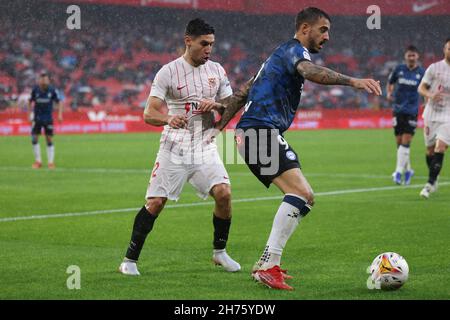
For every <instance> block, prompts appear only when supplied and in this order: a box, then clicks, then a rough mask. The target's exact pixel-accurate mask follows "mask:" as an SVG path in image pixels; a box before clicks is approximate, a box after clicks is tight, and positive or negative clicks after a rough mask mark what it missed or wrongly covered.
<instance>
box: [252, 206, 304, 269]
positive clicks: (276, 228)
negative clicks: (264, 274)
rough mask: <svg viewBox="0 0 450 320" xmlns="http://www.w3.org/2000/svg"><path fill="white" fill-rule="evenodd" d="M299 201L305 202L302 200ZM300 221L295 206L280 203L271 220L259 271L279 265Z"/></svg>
mask: <svg viewBox="0 0 450 320" xmlns="http://www.w3.org/2000/svg"><path fill="white" fill-rule="evenodd" d="M301 201H303V203H305V202H306V201H304V200H303V199H301ZM300 219H301V215H300V210H299V209H298V208H297V207H296V206H293V205H291V204H289V203H287V202H285V201H283V202H282V203H281V205H280V207H279V208H278V211H277V214H276V215H275V218H274V220H273V224H272V231H271V232H270V236H269V240H268V241H267V245H266V248H265V250H264V252H263V254H262V256H261V258H260V259H259V262H258V265H259V268H260V269H270V268H272V267H273V266H276V265H278V266H279V265H280V263H281V255H282V253H283V249H284V246H285V245H286V242H287V241H288V239H289V238H290V236H291V235H292V233H294V231H295V229H296V228H297V226H298V224H299V222H300Z"/></svg>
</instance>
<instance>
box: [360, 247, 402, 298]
mask: <svg viewBox="0 0 450 320" xmlns="http://www.w3.org/2000/svg"><path fill="white" fill-rule="evenodd" d="M367 272H368V273H370V276H369V279H367V287H368V288H369V289H381V290H396V289H399V288H400V287H401V286H403V285H404V284H405V282H406V280H408V275H409V266H408V263H407V262H406V260H405V259H404V258H403V257H402V256H401V255H399V254H398V253H395V252H384V253H382V254H380V255H378V256H377V257H376V258H375V259H374V260H373V262H372V264H371V265H370V266H369V268H367Z"/></svg>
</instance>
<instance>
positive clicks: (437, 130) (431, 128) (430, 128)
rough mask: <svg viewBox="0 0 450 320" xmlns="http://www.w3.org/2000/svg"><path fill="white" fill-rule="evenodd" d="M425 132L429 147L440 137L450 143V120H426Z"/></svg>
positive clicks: (447, 143) (426, 142)
mask: <svg viewBox="0 0 450 320" xmlns="http://www.w3.org/2000/svg"><path fill="white" fill-rule="evenodd" d="M423 134H424V138H425V145H426V146H427V147H431V146H433V145H434V144H435V143H436V140H438V139H439V140H441V141H443V142H444V143H445V144H446V145H450V122H437V121H430V122H427V121H425V127H424V130H423Z"/></svg>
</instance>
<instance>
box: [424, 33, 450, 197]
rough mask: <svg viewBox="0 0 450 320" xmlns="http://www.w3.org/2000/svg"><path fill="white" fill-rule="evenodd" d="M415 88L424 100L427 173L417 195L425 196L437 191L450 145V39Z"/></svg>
mask: <svg viewBox="0 0 450 320" xmlns="http://www.w3.org/2000/svg"><path fill="white" fill-rule="evenodd" d="M418 91H419V93H420V94H421V95H422V96H424V97H425V99H426V100H427V103H426V106H425V111H424V113H423V118H424V124H425V128H424V137H425V145H426V147H427V164H428V169H429V174H428V182H427V183H426V184H425V187H424V188H423V189H422V191H421V192H420V195H421V196H422V197H423V198H425V199H428V198H429V197H430V193H432V192H435V191H436V190H437V178H438V176H439V173H440V171H441V169H442V163H443V160H444V153H445V152H446V151H447V149H448V146H449V145H450V38H448V39H447V40H446V41H445V45H444V59H443V60H441V61H438V62H435V63H433V64H431V65H430V66H429V67H428V69H427V70H426V71H425V75H424V77H423V79H422V82H421V83H420V85H419V88H418Z"/></svg>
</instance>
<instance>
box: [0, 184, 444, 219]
mask: <svg viewBox="0 0 450 320" xmlns="http://www.w3.org/2000/svg"><path fill="white" fill-rule="evenodd" d="M447 185H450V182H441V183H439V186H447ZM422 186H423V185H422V184H414V185H409V186H404V187H403V188H408V189H411V188H418V187H422ZM399 188H401V187H399V186H388V187H374V188H361V189H348V190H335V191H327V192H318V193H315V196H319V197H323V196H336V195H341V194H351V193H366V192H376V191H388V190H399ZM281 198H282V196H281V195H280V196H272V197H258V198H244V199H235V200H233V201H232V202H233V203H243V202H257V201H269V200H281ZM213 204H214V202H213V201H204V202H193V203H182V204H172V205H167V206H165V208H167V209H171V208H187V207H200V206H209V205H213ZM139 209H140V208H124V209H111V210H97V211H87V212H73V213H55V214H45V215H33V216H20V217H7V218H0V222H11V221H23V220H38V219H53V218H66V217H80V216H93V215H101V214H111V213H119V212H130V211H137V210H139Z"/></svg>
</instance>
